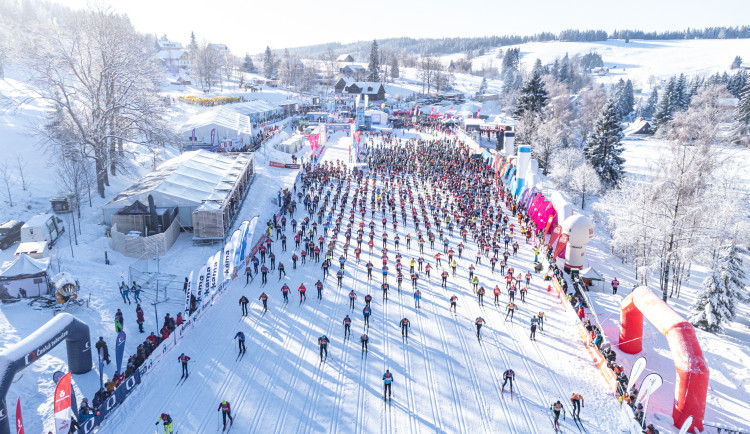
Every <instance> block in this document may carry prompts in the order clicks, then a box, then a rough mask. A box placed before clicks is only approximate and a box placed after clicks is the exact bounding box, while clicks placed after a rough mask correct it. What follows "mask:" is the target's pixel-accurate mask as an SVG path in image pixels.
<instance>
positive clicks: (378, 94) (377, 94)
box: [343, 81, 385, 101]
mask: <svg viewBox="0 0 750 434" xmlns="http://www.w3.org/2000/svg"><path fill="white" fill-rule="evenodd" d="M343 94H344V95H362V96H363V97H364V96H365V95H367V96H368V97H369V99H370V101H383V100H384V99H385V87H383V84H382V83H374V82H367V81H364V82H359V81H358V82H354V83H352V84H350V85H348V86H346V87H345V88H344V92H343Z"/></svg>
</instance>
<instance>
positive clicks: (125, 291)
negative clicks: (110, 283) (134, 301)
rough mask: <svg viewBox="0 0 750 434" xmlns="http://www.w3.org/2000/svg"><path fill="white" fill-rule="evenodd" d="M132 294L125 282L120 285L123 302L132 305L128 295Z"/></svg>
mask: <svg viewBox="0 0 750 434" xmlns="http://www.w3.org/2000/svg"><path fill="white" fill-rule="evenodd" d="M129 293H130V287H128V285H127V284H126V283H125V281H124V280H123V282H122V284H120V295H121V296H122V302H123V303H127V304H130V296H129V295H128V294H129Z"/></svg>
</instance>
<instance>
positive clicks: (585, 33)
mask: <svg viewBox="0 0 750 434" xmlns="http://www.w3.org/2000/svg"><path fill="white" fill-rule="evenodd" d="M744 38H750V26H736V27H706V28H704V29H690V28H688V29H685V30H669V31H662V32H645V31H643V30H615V31H613V32H612V33H607V32H606V31H604V30H575V29H569V30H563V31H562V32H560V33H559V34H557V35H556V34H554V33H551V32H542V33H536V34H533V35H525V36H522V35H505V36H482V37H470V38H458V37H456V38H419V39H416V38H408V37H399V38H387V39H378V46H379V47H380V48H381V49H386V50H388V51H392V52H403V51H406V52H409V53H412V54H419V55H423V56H432V55H436V54H451V53H474V54H477V55H482V54H484V53H485V52H486V51H488V50H490V49H492V48H497V47H502V46H507V45H516V44H523V43H526V42H547V41H563V42H596V41H606V40H607V39H624V40H626V41H628V40H630V39H642V40H666V39H744ZM371 44H372V41H357V42H352V43H345V44H342V43H339V42H329V43H325V44H316V45H307V46H303V47H295V48H289V51H290V52H291V53H293V54H296V55H298V56H300V57H308V58H312V57H317V56H319V55H321V54H323V53H326V52H327V51H329V50H333V51H334V52H335V53H336V54H337V55H338V54H351V55H352V56H353V57H354V58H355V60H359V61H365V60H366V59H367V56H368V55H369V53H370V45H371Z"/></svg>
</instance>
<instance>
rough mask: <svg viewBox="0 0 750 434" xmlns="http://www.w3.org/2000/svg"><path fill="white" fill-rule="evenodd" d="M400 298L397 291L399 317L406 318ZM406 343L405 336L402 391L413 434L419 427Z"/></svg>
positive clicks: (399, 293) (407, 340)
mask: <svg viewBox="0 0 750 434" xmlns="http://www.w3.org/2000/svg"><path fill="white" fill-rule="evenodd" d="M397 285H398V283H397ZM401 296H402V294H401V291H398V298H399V303H398V311H399V317H400V318H406V315H404V303H403V302H402V299H401ZM409 329H411V322H410V323H409ZM408 342H409V339H408V335H407V338H406V339H405V340H404V342H403V343H402V344H401V346H402V349H403V352H404V389H405V390H406V398H407V401H408V403H409V407H408V408H407V411H408V413H409V431H410V432H413V433H417V432H419V425H418V424H417V423H416V421H415V420H414V418H415V414H414V412H415V411H416V410H417V405H416V404H415V403H414V390H413V388H414V387H415V385H416V383H415V382H414V379H413V378H412V375H413V374H412V369H411V360H410V359H409V349H408V347H407V345H408Z"/></svg>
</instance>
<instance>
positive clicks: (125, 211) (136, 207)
mask: <svg viewBox="0 0 750 434" xmlns="http://www.w3.org/2000/svg"><path fill="white" fill-rule="evenodd" d="M148 213H149V212H148V208H146V205H144V204H142V203H141V202H140V201H137V200H136V201H135V202H133V203H131V204H130V205H128V206H126V207H124V208H122V209H121V210H119V211H117V214H118V215H144V214H148Z"/></svg>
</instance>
